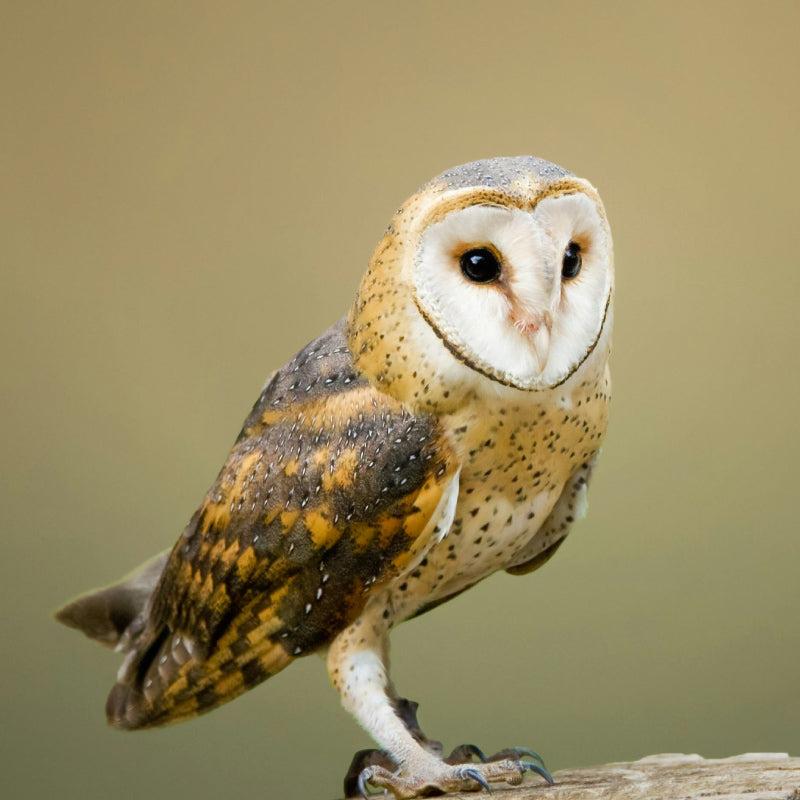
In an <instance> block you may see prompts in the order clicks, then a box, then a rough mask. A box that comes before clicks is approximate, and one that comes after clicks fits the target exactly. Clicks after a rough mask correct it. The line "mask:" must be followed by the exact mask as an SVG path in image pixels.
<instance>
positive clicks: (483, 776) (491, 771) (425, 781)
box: [356, 748, 553, 800]
mask: <svg viewBox="0 0 800 800" xmlns="http://www.w3.org/2000/svg"><path fill="white" fill-rule="evenodd" d="M457 749H458V748H457ZM475 749H476V750H477V748H475ZM529 771H530V772H536V773H538V774H539V775H542V777H544V778H545V780H546V781H547V782H548V783H552V782H553V779H552V777H551V776H550V773H549V772H547V770H545V769H544V768H543V767H541V766H540V765H539V764H535V763H532V762H529V761H522V760H520V759H514V758H505V759H502V760H499V761H487V762H485V763H481V764H473V763H463V764H447V763H445V762H440V764H439V765H437V768H436V769H433V770H431V769H425V770H422V772H421V773H419V774H417V773H415V772H414V770H413V769H410V768H401V769H399V770H396V771H392V770H390V769H386V768H385V767H382V766H370V767H366V768H365V769H364V770H362V772H361V774H360V775H359V776H358V779H357V781H356V787H357V789H358V791H359V793H360V794H361V796H362V797H364V798H369V797H370V795H369V792H368V789H367V787H368V786H374V787H376V788H381V789H385V790H388V791H390V792H391V793H392V794H393V795H394V796H395V797H396V798H398V800H407V798H412V797H426V796H430V795H435V794H447V793H448V792H472V791H479V790H480V789H485V790H486V791H487V792H491V784H493V783H506V784H508V785H510V786H518V785H519V784H520V783H522V779H523V777H524V776H525V773H526V772H529Z"/></svg>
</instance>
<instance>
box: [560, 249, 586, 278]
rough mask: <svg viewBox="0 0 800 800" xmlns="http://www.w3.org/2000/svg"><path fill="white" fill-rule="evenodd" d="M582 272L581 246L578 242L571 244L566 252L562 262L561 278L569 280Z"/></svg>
mask: <svg viewBox="0 0 800 800" xmlns="http://www.w3.org/2000/svg"><path fill="white" fill-rule="evenodd" d="M580 271H581V246H580V245H579V244H578V243H577V242H570V243H569V244H568V245H567V249H566V250H564V258H563V259H562V261H561V277H562V278H566V279H567V280H569V279H570V278H574V277H575V276H576V275H577V274H578V273H579V272H580Z"/></svg>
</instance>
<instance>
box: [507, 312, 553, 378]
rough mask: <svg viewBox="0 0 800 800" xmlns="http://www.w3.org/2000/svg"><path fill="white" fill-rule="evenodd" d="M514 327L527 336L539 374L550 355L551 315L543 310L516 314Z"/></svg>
mask: <svg viewBox="0 0 800 800" xmlns="http://www.w3.org/2000/svg"><path fill="white" fill-rule="evenodd" d="M514 327H516V329H517V330H518V331H519V332H520V333H522V334H523V335H524V336H526V337H527V338H528V340H529V342H530V345H531V349H532V350H533V355H534V358H535V359H536V368H537V373H538V374H540V375H541V373H542V372H544V368H545V367H546V366H547V359H548V357H549V355H550V333H551V331H552V328H553V317H552V315H551V314H550V313H549V312H547V311H545V312H544V313H540V314H534V315H529V314H526V315H525V316H518V317H517V318H516V319H515V321H514Z"/></svg>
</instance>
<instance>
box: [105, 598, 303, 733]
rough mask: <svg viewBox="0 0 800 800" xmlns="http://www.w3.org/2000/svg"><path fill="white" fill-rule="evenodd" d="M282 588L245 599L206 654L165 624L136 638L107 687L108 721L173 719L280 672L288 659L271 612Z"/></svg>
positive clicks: (135, 724) (122, 724) (138, 724)
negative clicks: (133, 649)
mask: <svg viewBox="0 0 800 800" xmlns="http://www.w3.org/2000/svg"><path fill="white" fill-rule="evenodd" d="M285 593H286V587H284V588H282V589H280V590H277V591H275V592H273V593H271V594H269V595H266V596H263V595H262V596H260V597H255V598H253V599H251V601H250V602H249V603H248V604H247V605H246V606H245V607H244V608H243V609H242V610H241V611H240V612H239V613H238V614H236V616H235V617H234V618H233V619H232V620H231V622H230V623H229V625H228V627H227V629H226V630H225V632H224V633H223V634H222V636H221V637H220V638H219V639H218V640H217V641H216V642H215V643H214V644H213V645H212V647H211V649H210V650H209V651H208V652H207V653H206V652H204V651H203V650H202V649H201V648H200V647H198V646H197V645H196V644H195V643H194V642H193V641H192V639H191V638H190V637H189V636H187V635H186V634H184V633H181V632H179V631H170V630H169V629H167V628H164V629H163V630H162V631H160V632H151V633H150V634H149V635H148V636H147V638H146V639H142V640H140V642H139V643H138V644H137V649H136V650H135V651H133V652H131V653H130V655H129V657H128V659H126V662H125V663H124V664H123V666H122V668H121V670H120V674H119V680H118V682H117V684H116V685H115V686H114V687H113V688H112V690H111V693H110V694H109V697H108V701H107V703H106V714H107V716H108V721H109V723H110V724H111V725H113V726H114V727H117V728H123V729H126V730H132V729H138V728H150V727H156V726H159V725H166V724H171V723H173V722H178V721H181V720H184V719H187V718H189V717H193V716H197V715H198V714H202V713H205V712H207V711H210V710H211V709H213V708H216V707H217V706H220V705H222V704H223V703H226V702H228V701H229V700H232V699H234V698H235V697H238V696H239V695H240V694H242V693H243V692H244V691H246V690H247V689H249V688H251V687H252V686H255V685H256V684H258V683H261V682H262V681H264V680H266V679H267V678H269V677H271V676H273V675H275V674H277V673H278V672H280V671H281V670H282V669H284V668H285V667H286V666H287V665H288V664H289V663H291V661H293V660H294V657H293V656H292V655H290V654H289V651H288V649H287V645H286V643H285V638H284V637H283V636H282V635H281V634H282V632H285V631H284V623H283V621H282V620H281V619H280V617H279V616H278V613H277V609H278V606H279V601H280V599H281V598H282V597H283V596H284V595H285Z"/></svg>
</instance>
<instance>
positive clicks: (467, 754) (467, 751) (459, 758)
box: [445, 744, 489, 764]
mask: <svg viewBox="0 0 800 800" xmlns="http://www.w3.org/2000/svg"><path fill="white" fill-rule="evenodd" d="M473 756H474V757H475V758H477V759H478V761H480V762H481V764H485V763H486V762H487V761H488V760H489V759H488V758H486V754H485V753H484V752H483V750H481V749H480V747H478V745H476V744H460V745H459V746H458V747H455V748H453V752H452V753H450V755H449V756H448V757H447V758H446V759H445V761H447V762H448V763H450V764H462V763H464V762H468V761H469V760H470V759H471V758H472V757H473Z"/></svg>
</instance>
